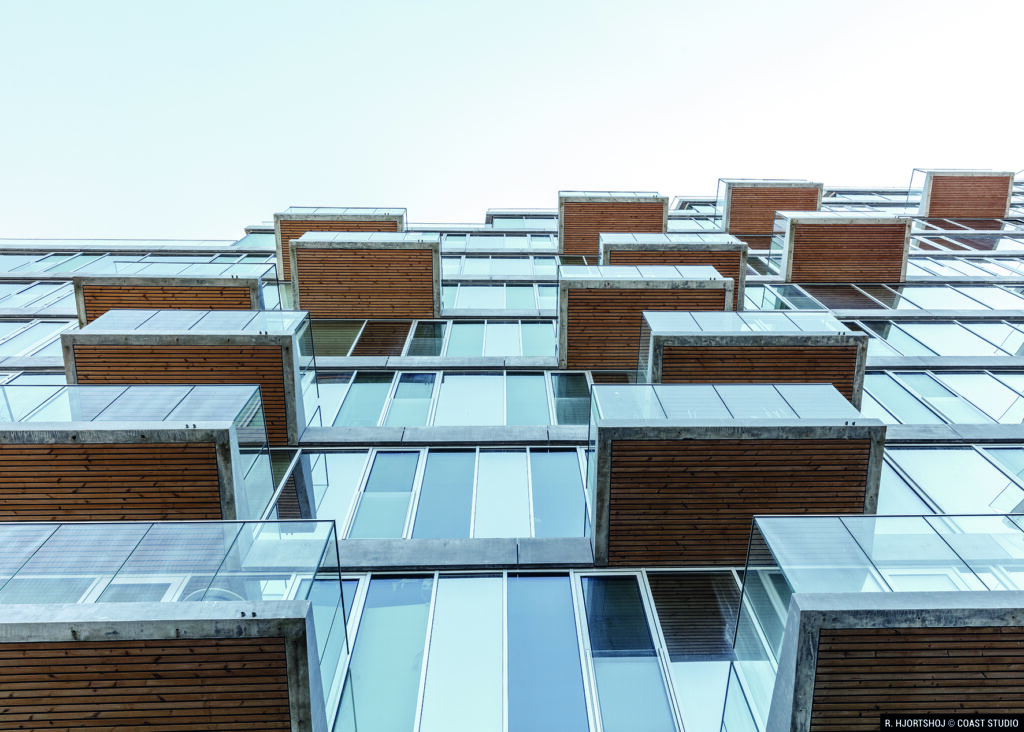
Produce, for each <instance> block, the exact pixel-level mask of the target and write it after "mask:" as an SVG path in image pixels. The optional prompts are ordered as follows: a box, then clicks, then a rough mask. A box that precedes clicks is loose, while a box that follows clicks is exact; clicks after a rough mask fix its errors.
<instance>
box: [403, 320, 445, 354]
mask: <svg viewBox="0 0 1024 732" xmlns="http://www.w3.org/2000/svg"><path fill="white" fill-rule="evenodd" d="M446 326H447V323H444V322H440V323H417V324H416V330H415V331H413V334H412V341H410V342H409V350H408V352H407V353H406V355H407V356H440V355H441V345H442V344H443V343H444V330H445V327H446Z"/></svg>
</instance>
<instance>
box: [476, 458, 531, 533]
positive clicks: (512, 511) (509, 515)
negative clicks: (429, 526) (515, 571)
mask: <svg viewBox="0 0 1024 732" xmlns="http://www.w3.org/2000/svg"><path fill="white" fill-rule="evenodd" d="M526 470H527V467H526V450H510V451H504V450H486V451H482V452H481V453H480V465H479V469H478V473H479V474H478V477H477V489H476V520H475V527H474V533H473V535H474V536H476V537H520V536H530V496H529V491H528V483H527V477H526Z"/></svg>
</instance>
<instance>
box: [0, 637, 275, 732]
mask: <svg viewBox="0 0 1024 732" xmlns="http://www.w3.org/2000/svg"><path fill="white" fill-rule="evenodd" d="M288 694H289V691H288V678H287V666H286V656H285V646H284V641H283V639H281V638H235V639H196V638H189V639H186V640H177V639H168V640H142V641H109V642H108V641H103V642H92V641H85V642H78V643H75V642H70V643H3V644H0V730H51V731H52V730H60V729H63V730H83V729H85V730H95V731H97V732H98V731H99V730H128V729H147V730H163V731H164V732H192V730H197V729H202V730H243V729H259V730H290V729H291V714H290V711H289V705H288Z"/></svg>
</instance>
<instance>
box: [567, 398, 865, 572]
mask: <svg viewBox="0 0 1024 732" xmlns="http://www.w3.org/2000/svg"><path fill="white" fill-rule="evenodd" d="M591 393H592V405H591V421H590V436H589V446H590V456H589V467H588V470H587V481H588V485H587V490H588V492H589V495H590V497H591V503H592V505H593V506H594V507H595V508H594V514H595V527H594V540H595V541H594V554H595V562H596V563H597V564H599V565H604V564H610V565H629V566H638V565H646V566H674V567H681V566H701V567H706V566H715V565H725V566H735V565H737V564H740V563H742V562H743V558H744V557H745V556H746V551H747V542H748V537H749V529H750V521H751V518H752V517H753V516H754V515H757V514H778V513H785V514H790V513H794V512H799V513H837V512H838V513H852V514H858V513H874V510H875V506H876V504H877V499H878V482H879V477H880V475H881V469H882V446H883V442H884V439H885V426H884V425H883V424H882V423H881V422H879V421H878V420H876V419H870V418H867V417H864V416H863V415H861V414H860V412H858V411H857V410H856V409H855V408H854V407H853V406H852V405H851V404H850V403H849V402H848V401H846V399H844V398H843V397H842V395H841V394H840V393H839V392H838V391H836V389H835V388H834V387H832V386H831V385H828V384H777V385H769V384H718V385H710V384H708V385H705V384H666V385H650V384H632V385H623V386H619V385H614V386H613V385H595V386H594V387H593V389H592V391H591Z"/></svg>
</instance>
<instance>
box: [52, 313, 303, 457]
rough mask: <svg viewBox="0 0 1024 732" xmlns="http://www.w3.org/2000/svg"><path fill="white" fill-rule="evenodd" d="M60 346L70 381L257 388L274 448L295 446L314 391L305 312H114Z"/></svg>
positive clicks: (66, 337)
mask: <svg viewBox="0 0 1024 732" xmlns="http://www.w3.org/2000/svg"><path fill="white" fill-rule="evenodd" d="M61 344H62V348H63V352H64V369H65V371H66V372H67V379H68V383H72V384H140V383H142V384H259V386H260V388H261V390H262V396H263V410H264V413H265V415H266V420H267V434H268V436H269V438H270V443H271V444H272V445H283V444H289V443H290V444H295V443H296V442H298V439H299V435H300V434H301V433H302V430H303V429H304V428H305V426H306V418H305V414H306V409H305V401H306V400H307V398H312V397H311V396H310V395H311V394H312V393H313V392H314V391H315V388H316V384H315V371H314V363H313V349H312V336H311V335H310V330H309V318H308V316H307V314H306V313H304V312H295V311H273V312H270V311H263V312H253V311H251V310H246V311H237V310H214V311H207V310H203V311H199V310H111V311H109V312H107V313H106V314H105V315H102V316H100V317H99V318H98V319H96V320H94V321H93V322H92V323H90V324H89V325H87V326H85V327H84V328H82V329H81V330H79V331H73V332H70V333H65V334H63V335H62V336H61Z"/></svg>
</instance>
